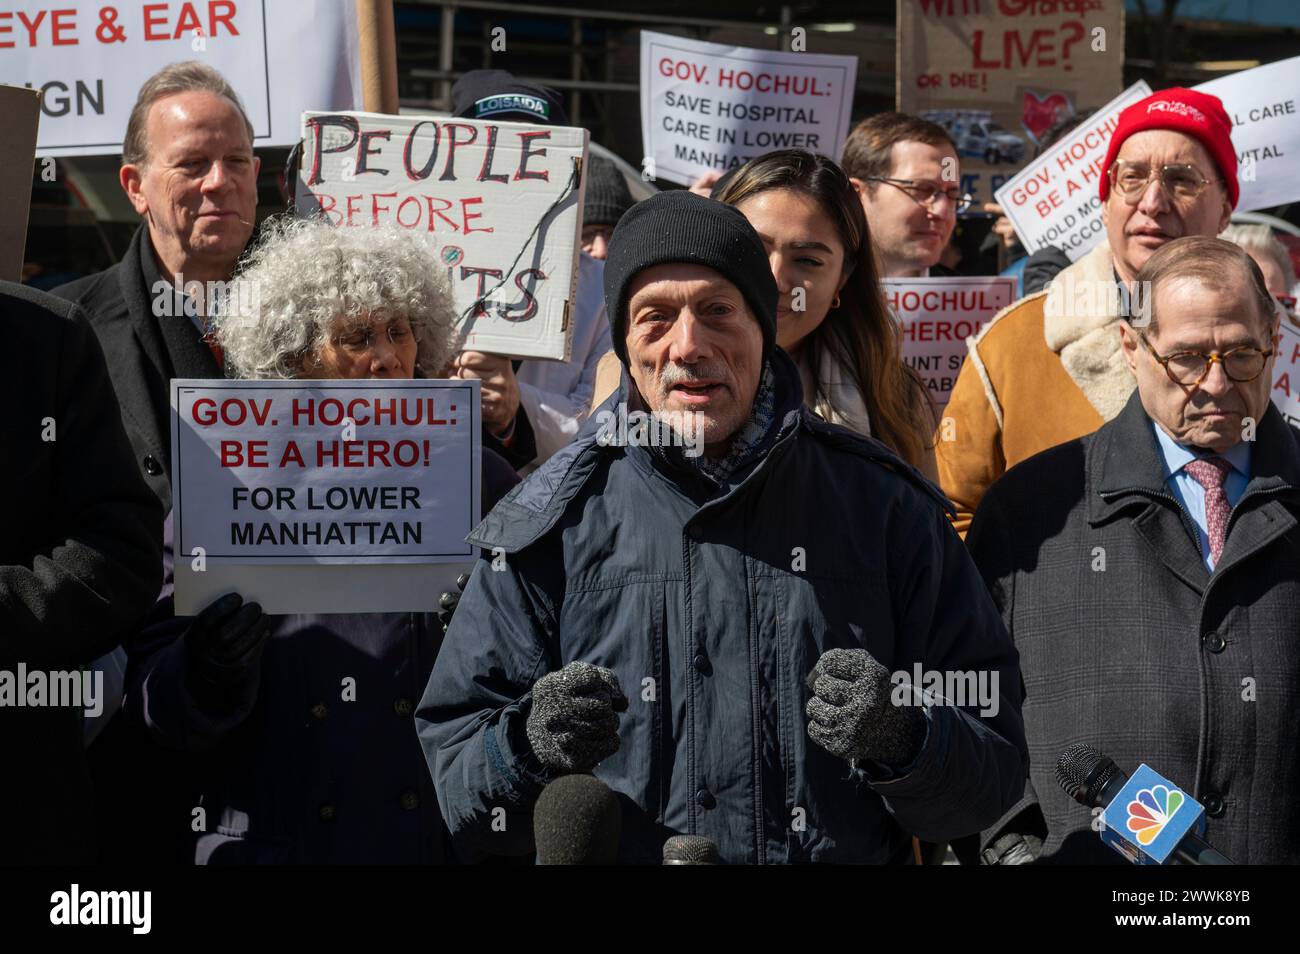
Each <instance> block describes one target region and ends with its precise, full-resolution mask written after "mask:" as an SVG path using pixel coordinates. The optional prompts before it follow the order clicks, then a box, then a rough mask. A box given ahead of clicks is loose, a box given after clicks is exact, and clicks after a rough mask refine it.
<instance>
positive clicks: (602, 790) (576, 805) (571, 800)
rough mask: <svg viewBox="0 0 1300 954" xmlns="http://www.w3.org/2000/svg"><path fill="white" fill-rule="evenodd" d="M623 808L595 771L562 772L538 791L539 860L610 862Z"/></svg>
mask: <svg viewBox="0 0 1300 954" xmlns="http://www.w3.org/2000/svg"><path fill="white" fill-rule="evenodd" d="M622 831H623V810H622V809H621V808H620V807H619V804H618V799H617V798H616V797H615V796H614V793H613V792H611V791H610V790H609V786H607V785H606V784H605V783H604V782H602V781H601V780H600V779H598V778H596V777H595V776H594V775H562V776H560V777H559V778H557V779H556V780H555V781H554V782H551V783H550V784H549V785H547V786H546V787H545V788H544V789H542V794H541V795H539V796H538V797H537V804H536V805H535V806H534V807H533V842H534V844H535V845H536V847H537V863H538V864H539V865H612V864H614V861H615V858H616V857H617V855H618V839H619V836H620V835H621V834H622Z"/></svg>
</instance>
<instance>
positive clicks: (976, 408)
mask: <svg viewBox="0 0 1300 954" xmlns="http://www.w3.org/2000/svg"><path fill="white" fill-rule="evenodd" d="M1231 128H1232V123H1231V121H1230V120H1229V119H1228V115H1227V113H1226V112H1225V111H1224V109H1223V104H1222V103H1221V102H1220V101H1219V99H1218V98H1217V97H1215V96H1211V95H1209V94H1207V93H1199V92H1197V91H1195V90H1190V89H1167V90H1163V91H1161V92H1159V93H1155V94H1153V95H1151V96H1148V97H1147V98H1146V99H1144V100H1141V101H1140V102H1137V103H1134V104H1133V105H1132V106H1130V107H1128V108H1127V109H1126V110H1124V112H1122V113H1121V114H1120V117H1119V122H1118V124H1117V126H1116V128H1115V132H1114V135H1113V136H1112V137H1111V141H1110V148H1109V150H1108V152H1107V153H1106V160H1105V163H1104V165H1103V167H1102V170H1101V172H1102V174H1101V175H1100V176H1099V177H1098V178H1099V180H1100V181H1099V192H1100V196H1101V201H1102V220H1103V221H1104V222H1105V225H1106V241H1105V242H1103V243H1101V244H1100V245H1098V246H1097V247H1096V248H1095V249H1093V250H1092V251H1091V252H1089V253H1088V254H1087V255H1085V256H1084V257H1083V258H1081V259H1079V261H1077V262H1075V263H1074V264H1073V265H1071V266H1070V267H1069V268H1067V269H1066V270H1065V271H1063V272H1062V273H1061V274H1060V275H1058V276H1057V277H1056V279H1055V280H1054V281H1053V282H1052V283H1051V284H1049V286H1048V287H1047V289H1045V290H1044V291H1042V292H1039V293H1038V294H1035V295H1030V296H1028V297H1026V298H1022V299H1021V300H1020V301H1018V302H1015V303H1014V304H1012V305H1010V306H1009V307H1007V308H1005V309H1004V310H1003V311H1002V312H1001V313H999V314H998V315H997V316H996V317H994V319H993V321H991V322H990V323H989V324H988V325H987V326H985V328H984V329H983V330H982V331H981V332H980V334H979V335H978V336H976V337H975V338H973V339H970V340H969V341H968V343H967V350H968V357H967V360H966V362H965V364H964V365H963V366H962V370H961V374H960V375H959V376H958V378H957V384H956V385H955V387H954V388H953V392H952V399H951V401H950V402H949V403H948V406H947V408H946V410H945V417H944V421H943V422H942V423H941V425H940V429H939V441H938V448H937V456H938V464H939V480H940V483H941V484H942V485H943V489H944V492H945V493H947V495H948V496H949V497H950V498H951V499H952V501H953V502H954V503H955V504H956V507H957V514H958V517H957V521H956V526H957V530H958V532H960V533H961V534H962V535H963V536H964V535H965V533H966V529H967V527H969V525H970V519H971V516H972V515H973V514H974V512H975V508H976V507H977V506H978V505H979V502H980V499H981V498H982V497H983V496H984V492H985V491H986V490H987V489H988V488H989V486H990V485H991V484H992V483H993V482H994V481H995V480H997V479H998V477H1000V476H1001V475H1002V474H1003V473H1004V472H1005V471H1006V470H1007V469H1008V468H1010V467H1012V466H1013V465H1015V464H1017V463H1019V462H1020V461H1022V460H1025V459H1026V458H1028V457H1032V456H1033V455H1034V454H1037V453H1038V452H1040V451H1043V450H1046V449H1047V448H1049V447H1053V446H1055V445H1057V444H1062V443H1064V442H1066V441H1070V440H1074V439H1075V438H1077V437H1082V436H1083V435H1085V434H1090V433H1092V432H1093V431H1095V430H1096V429H1097V428H1099V427H1100V426H1101V425H1102V424H1103V423H1105V422H1106V421H1109V420H1110V419H1111V418H1113V417H1115V416H1116V415H1117V414H1118V413H1119V412H1120V410H1121V409H1122V408H1123V407H1124V404H1125V402H1126V401H1127V400H1128V398H1129V395H1130V394H1131V393H1132V392H1133V388H1134V385H1135V382H1134V379H1133V375H1132V372H1130V371H1129V369H1128V366H1127V364H1126V363H1125V361H1124V357H1123V354H1122V352H1121V349H1120V337H1119V330H1118V328H1119V321H1120V318H1121V317H1122V313H1123V312H1125V311H1126V310H1127V307H1128V300H1129V298H1128V288H1127V287H1126V286H1125V284H1124V283H1127V282H1132V281H1133V280H1134V277H1135V276H1136V275H1137V273H1138V270H1139V269H1140V268H1141V267H1142V266H1143V265H1144V264H1145V263H1146V260H1147V259H1148V258H1150V257H1151V255H1152V254H1153V253H1154V252H1155V251H1156V249H1158V248H1160V247H1161V246H1163V245H1165V244H1166V243H1168V242H1171V241H1173V240H1174V239H1176V238H1181V237H1182V236H1185V235H1209V236H1214V235H1218V233H1219V232H1220V231H1222V230H1223V228H1224V227H1225V226H1226V225H1227V224H1228V219H1229V218H1230V216H1231V214H1232V209H1233V207H1234V206H1235V205H1236V203H1237V159H1236V152H1235V151H1234V150H1233V146H1232V139H1231V137H1230V135H1229V133H1230V131H1231ZM1076 181H1077V177H1076ZM1143 301H1144V299H1143V298H1142V297H1137V298H1135V299H1134V302H1135V312H1136V311H1137V310H1138V309H1140V306H1141V303H1142V302H1143ZM1135 321H1141V314H1140V313H1137V314H1136V316H1135Z"/></svg>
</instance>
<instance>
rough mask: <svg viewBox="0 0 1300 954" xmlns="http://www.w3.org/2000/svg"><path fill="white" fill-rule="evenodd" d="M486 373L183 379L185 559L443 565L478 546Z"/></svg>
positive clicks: (180, 537) (210, 563)
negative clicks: (464, 376) (472, 539)
mask: <svg viewBox="0 0 1300 954" xmlns="http://www.w3.org/2000/svg"><path fill="white" fill-rule="evenodd" d="M478 384H479V382H477V381H459V380H454V381H447V380H410V381H407V380H403V381H386V382H383V383H376V382H373V381H368V380H367V381H200V380H180V379H177V380H173V381H172V388H171V395H172V397H171V400H172V461H173V468H174V474H173V478H172V481H173V486H172V494H173V501H174V503H173V519H174V521H175V526H174V538H175V551H176V559H177V561H178V562H179V561H181V560H188V559H189V558H190V557H192V556H195V555H198V554H200V553H201V555H202V558H203V562H204V563H206V572H207V573H213V572H216V571H217V570H218V569H219V568H220V567H221V566H222V565H224V564H242V565H246V566H247V565H250V564H252V565H263V566H264V565H274V564H293V563H296V564H304V563H306V564H318V563H335V564H337V563H350V564H356V563H370V564H385V563H425V564H429V563H445V562H451V561H463V560H465V559H467V558H469V557H470V556H472V555H473V550H472V548H471V547H470V545H469V544H468V543H466V542H465V536H466V535H467V534H468V533H469V532H470V530H472V529H473V528H474V526H475V524H476V523H477V521H478V514H479V460H480V458H479V453H480V447H481V436H480V433H479V391H478Z"/></svg>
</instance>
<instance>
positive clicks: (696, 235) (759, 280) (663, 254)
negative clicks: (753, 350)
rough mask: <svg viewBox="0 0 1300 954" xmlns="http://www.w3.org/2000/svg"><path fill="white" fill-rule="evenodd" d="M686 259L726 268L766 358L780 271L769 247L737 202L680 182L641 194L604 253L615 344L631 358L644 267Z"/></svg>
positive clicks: (719, 270)
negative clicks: (632, 308) (634, 303)
mask: <svg viewBox="0 0 1300 954" xmlns="http://www.w3.org/2000/svg"><path fill="white" fill-rule="evenodd" d="M669 262H684V263H686V264H689V265H704V266H706V267H708V268H711V269H713V270H714V271H715V272H717V273H718V274H720V275H722V276H723V277H724V278H726V279H727V280H728V281H730V282H731V283H732V284H733V285H735V286H736V287H737V288H738V289H740V291H741V294H743V295H744V296H745V300H746V301H748V302H749V307H750V308H751V309H752V310H753V312H754V317H755V318H757V319H758V325H759V327H760V328H761V329H762V331H763V360H764V361H766V360H767V358H768V356H769V355H770V354H771V353H772V348H773V347H775V345H776V301H777V297H778V292H777V288H776V279H774V278H773V277H772V270H771V266H770V265H769V264H768V261H767V250H766V249H765V248H763V242H762V240H761V239H760V238H759V237H758V233H757V232H755V231H754V227H753V226H752V225H750V224H749V221H748V220H747V219H746V218H745V216H744V215H742V214H741V213H740V212H739V211H737V210H736V209H735V208H734V207H733V206H730V205H723V204H722V203H721V202H717V201H715V200H713V199H706V198H704V197H703V196H700V195H696V194H695V193H693V192H688V191H687V190H685V189H675V190H673V191H671V192H659V193H656V194H655V195H652V196H651V197H650V198H648V199H643V200H642V201H640V202H638V203H637V204H636V205H634V206H632V208H631V209H630V210H629V211H628V213H627V214H626V215H624V216H623V218H622V219H621V220H620V221H619V223H618V227H617V228H616V229H614V234H613V235H612V236H611V237H610V242H609V256H608V257H607V258H606V259H605V309H606V311H607V312H608V314H609V325H610V334H611V336H612V337H613V345H614V352H615V354H617V355H618V358H619V360H620V361H622V362H623V364H625V365H626V364H627V321H628V315H627V297H628V296H627V293H628V289H629V288H630V287H631V285H632V280H633V279H634V278H635V277H636V275H637V273H638V272H641V271H644V270H645V269H647V268H650V267H651V266H654V265H664V264H667V263H669Z"/></svg>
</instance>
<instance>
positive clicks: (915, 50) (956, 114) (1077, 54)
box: [896, 0, 1124, 202]
mask: <svg viewBox="0 0 1300 954" xmlns="http://www.w3.org/2000/svg"><path fill="white" fill-rule="evenodd" d="M897 9H898V18H897V24H898V75H897V80H896V82H897V102H898V109H899V110H900V111H902V112H905V113H911V114H914V115H919V116H922V117H924V118H926V119H930V120H933V121H934V122H937V123H938V124H939V125H941V126H943V127H944V128H946V129H947V130H948V133H949V135H951V136H952V137H953V140H954V141H955V142H956V145H957V151H958V154H959V156H960V158H961V173H962V181H961V187H962V190H963V191H965V192H969V193H971V195H973V196H974V197H975V199H976V201H977V202H988V201H990V200H991V199H992V198H993V195H994V193H996V192H997V191H998V189H1000V188H1001V187H1002V185H1003V183H1005V182H1006V181H1007V179H1009V178H1010V177H1011V176H1012V175H1013V174H1014V173H1015V172H1016V170H1018V169H1019V168H1020V167H1021V166H1022V165H1023V164H1024V163H1025V161H1026V160H1027V159H1028V158H1029V157H1030V156H1031V155H1032V151H1033V148H1034V146H1036V145H1037V144H1038V143H1039V142H1040V141H1041V139H1042V136H1043V135H1044V134H1045V133H1046V132H1047V131H1048V130H1049V129H1050V128H1051V127H1052V126H1053V125H1054V124H1055V123H1056V122H1057V121H1059V120H1061V119H1064V118H1067V117H1070V116H1074V115H1087V114H1089V113H1091V112H1093V111H1095V110H1096V109H1098V108H1099V107H1100V106H1101V105H1102V104H1103V103H1105V102H1107V101H1108V100H1110V99H1112V98H1114V97H1115V96H1116V95H1117V94H1118V93H1119V92H1120V90H1121V89H1122V83H1123V79H1122V76H1121V73H1122V70H1123V64H1124V3H1123V0H982V2H981V0H898V8H897Z"/></svg>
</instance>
